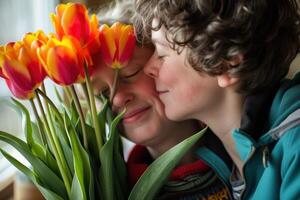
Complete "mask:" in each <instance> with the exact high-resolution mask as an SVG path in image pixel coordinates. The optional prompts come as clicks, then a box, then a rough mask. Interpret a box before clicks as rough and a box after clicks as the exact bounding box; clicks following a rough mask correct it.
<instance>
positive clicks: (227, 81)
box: [217, 73, 240, 88]
mask: <svg viewBox="0 0 300 200" xmlns="http://www.w3.org/2000/svg"><path fill="white" fill-rule="evenodd" d="M217 80H218V85H219V86H220V87H222V88H226V87H229V86H231V85H234V84H236V83H237V82H239V80H240V79H239V78H237V77H232V76H230V75H229V74H228V73H224V74H222V75H218V76H217Z"/></svg>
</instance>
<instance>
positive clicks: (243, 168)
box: [240, 146, 256, 199]
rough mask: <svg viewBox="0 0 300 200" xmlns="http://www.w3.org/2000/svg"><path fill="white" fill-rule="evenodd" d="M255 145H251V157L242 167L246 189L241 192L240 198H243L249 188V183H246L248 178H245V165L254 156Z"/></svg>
mask: <svg viewBox="0 0 300 200" xmlns="http://www.w3.org/2000/svg"><path fill="white" fill-rule="evenodd" d="M255 150H256V149H255V147H254V146H251V153H250V155H249V157H248V158H247V160H246V161H245V163H244V165H243V167H242V174H241V176H242V179H243V181H244V184H245V188H244V190H243V191H242V192H241V196H240V199H243V194H244V193H245V190H246V189H247V183H246V178H245V165H246V163H247V162H248V161H249V160H250V158H251V157H252V156H253V154H254V153H255Z"/></svg>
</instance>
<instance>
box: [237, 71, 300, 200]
mask: <svg viewBox="0 0 300 200" xmlns="http://www.w3.org/2000/svg"><path fill="white" fill-rule="evenodd" d="M271 96H272V98H271V101H269V104H270V102H272V103H271V104H270V105H271V106H270V107H269V108H267V115H264V113H263V112H264V111H263V110H258V112H256V115H252V118H255V117H256V118H257V119H258V120H260V124H258V126H260V125H262V126H261V127H262V129H261V130H259V132H261V133H258V135H259V136H258V137H257V136H256V137H254V136H255V132H252V133H247V132H245V131H244V130H243V129H242V128H240V129H236V130H234V131H233V138H234V139H235V142H236V147H237V150H238V152H239V155H240V158H241V159H242V160H243V161H244V162H245V163H244V167H243V173H244V174H243V176H244V181H245V184H246V189H245V190H244V191H243V192H242V194H241V199H258V200H259V199H272V200H275V199H284V200H288V199H293V200H294V199H299V198H300V73H298V74H297V75H296V76H295V77H294V78H293V79H292V80H284V81H282V82H281V84H280V86H279V89H278V90H276V92H275V93H274V95H271ZM250 109H251V107H249V110H250ZM261 116H263V117H264V119H262V117H261ZM242 121H243V119H242ZM248 121H251V120H248ZM248 124H249V122H248ZM252 124H253V125H254V126H255V123H252ZM252 130H255V127H253V128H252Z"/></svg>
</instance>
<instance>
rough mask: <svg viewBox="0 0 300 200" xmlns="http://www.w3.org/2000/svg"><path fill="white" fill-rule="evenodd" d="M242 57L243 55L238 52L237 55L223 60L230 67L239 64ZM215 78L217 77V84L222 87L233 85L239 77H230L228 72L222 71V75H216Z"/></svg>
mask: <svg viewBox="0 0 300 200" xmlns="http://www.w3.org/2000/svg"><path fill="white" fill-rule="evenodd" d="M243 59H244V58H243V55H242V54H238V55H236V56H234V57H232V58H231V59H230V60H227V61H225V62H226V64H227V65H229V66H230V67H234V66H237V65H239V64H241V62H242V61H243ZM217 79H218V84H219V86H220V87H223V88H225V87H228V86H231V85H234V84H235V83H237V82H238V81H239V78H237V77H232V76H231V75H229V74H228V73H224V74H222V75H219V76H217Z"/></svg>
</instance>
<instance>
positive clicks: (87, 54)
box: [50, 3, 100, 66]
mask: <svg viewBox="0 0 300 200" xmlns="http://www.w3.org/2000/svg"><path fill="white" fill-rule="evenodd" d="M50 17H51V20H52V23H53V25H54V27H55V30H56V34H57V37H58V39H59V40H62V38H63V37H64V36H72V37H74V38H76V39H77V40H78V41H79V43H80V45H81V48H82V50H83V51H82V52H83V56H84V58H85V60H86V61H87V64H88V66H91V65H92V64H93V63H92V59H91V56H92V55H93V54H96V53H98V52H99V48H100V43H99V31H98V20H97V18H96V15H92V17H91V19H89V16H88V11H87V9H86V7H85V6H84V5H82V4H80V3H68V4H60V5H58V6H57V7H56V15H55V14H51V15H50Z"/></svg>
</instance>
